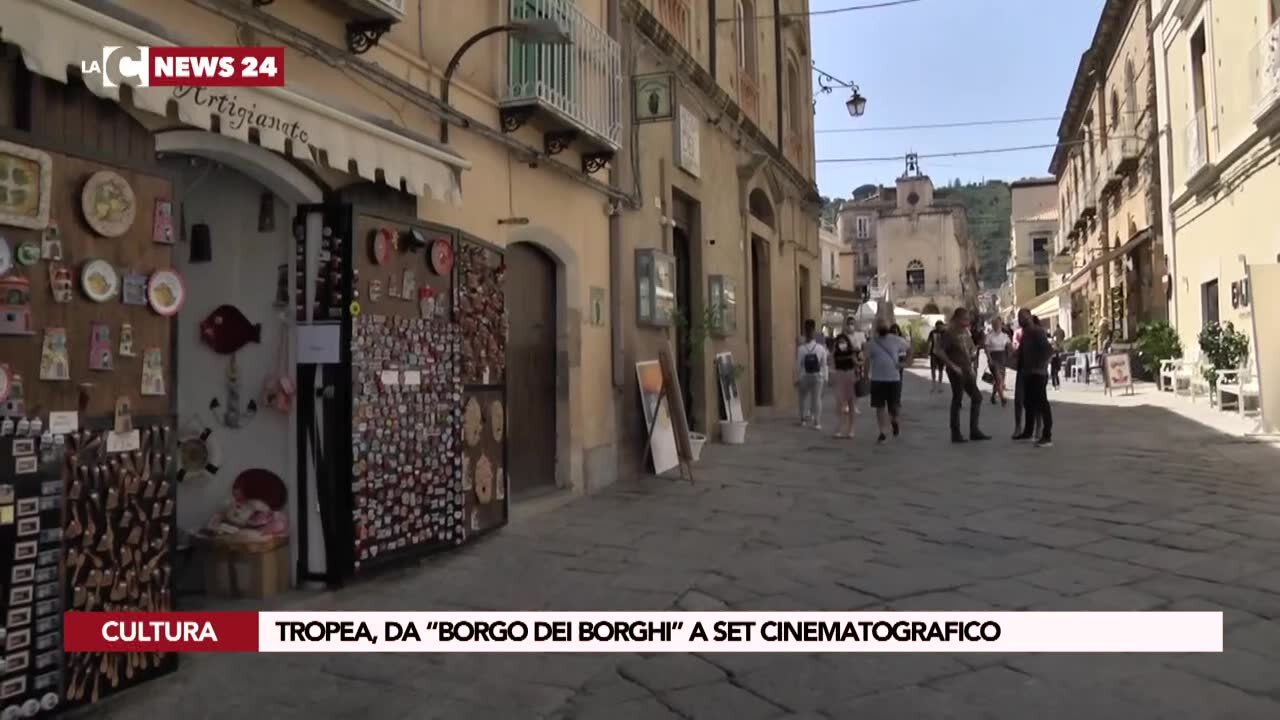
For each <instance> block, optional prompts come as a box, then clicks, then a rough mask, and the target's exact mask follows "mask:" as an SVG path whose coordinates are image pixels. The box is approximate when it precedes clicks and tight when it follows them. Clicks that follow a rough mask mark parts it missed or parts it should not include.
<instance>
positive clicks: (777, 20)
mask: <svg viewBox="0 0 1280 720" xmlns="http://www.w3.org/2000/svg"><path fill="white" fill-rule="evenodd" d="M781 18H782V0H773V87H774V90H776V91H777V92H776V95H777V96H778V101H777V103H776V104H775V107H776V108H777V110H778V150H780V151H782V152H783V153H785V152H786V150H787V144H786V141H785V140H784V139H783V137H782V135H783V132H784V131H783V129H782V19H781ZM792 110H795V108H792ZM779 241H781V240H779Z"/></svg>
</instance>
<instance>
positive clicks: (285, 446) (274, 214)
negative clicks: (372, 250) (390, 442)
mask: <svg viewBox="0 0 1280 720" xmlns="http://www.w3.org/2000/svg"><path fill="white" fill-rule="evenodd" d="M155 149H156V154H157V158H158V159H159V161H160V163H161V164H162V165H163V166H164V167H166V168H168V169H169V170H170V171H171V172H172V173H173V176H174V177H175V181H176V184H177V187H178V188H179V195H180V197H181V198H182V206H181V212H178V211H177V208H175V212H174V217H173V221H174V227H175V234H182V233H185V234H186V236H187V237H192V236H193V235H194V231H193V228H194V227H196V226H203V228H202V229H201V231H200V232H201V234H202V235H204V236H206V237H208V238H209V239H210V243H209V245H210V247H209V253H208V254H207V255H205V254H203V253H201V254H200V255H199V256H198V257H197V256H196V255H195V254H193V253H191V246H190V245H187V244H179V245H178V246H177V252H176V254H175V266H176V267H177V269H178V270H179V271H180V272H181V273H182V274H183V277H184V279H185V281H186V293H187V297H186V303H185V306H184V312H182V313H180V314H179V315H178V318H177V324H178V333H177V335H178V340H177V343H178V345H177V348H176V353H175V363H176V369H177V372H176V373H175V377H176V383H175V387H174V388H173V390H172V394H173V397H174V401H175V403H176V407H177V412H178V416H179V419H180V420H179V422H180V423H182V425H183V429H184V430H186V429H190V428H188V427H187V426H189V425H191V424H192V423H198V424H199V425H203V426H206V427H208V428H209V429H211V430H212V431H213V434H214V438H215V440H216V442H217V443H218V445H219V446H220V449H221V451H222V455H223V458H224V462H223V463H221V466H220V468H219V471H218V474H217V475H216V476H215V477H213V478H208V479H203V480H202V479H196V480H193V481H189V482H185V483H183V484H182V485H181V486H179V489H178V503H177V508H178V521H179V524H180V525H183V526H191V527H195V526H199V525H200V524H202V523H204V522H207V521H208V518H209V517H210V516H211V515H212V513H213V511H214V510H217V509H218V508H220V507H221V506H222V505H223V504H224V503H225V502H226V496H227V490H226V489H227V487H229V485H230V483H231V481H232V480H234V479H235V477H236V476H237V475H238V474H239V473H240V472H242V471H244V470H248V469H251V468H255V469H264V470H269V471H271V472H273V473H275V474H277V475H279V476H280V477H281V479H282V480H284V483H285V487H286V488H287V490H288V494H289V502H288V503H287V504H286V506H285V507H286V512H287V514H288V516H289V527H290V528H291V532H292V533H293V534H292V536H291V541H290V543H289V547H290V553H291V555H293V556H294V557H293V558H291V559H293V560H296V556H297V553H298V552H300V549H301V548H302V547H306V548H307V562H306V565H307V566H308V567H310V568H312V569H323V568H324V557H325V556H324V551H325V544H324V536H323V534H322V526H321V522H320V516H319V514H318V513H317V512H316V511H315V504H314V503H310V504H309V507H308V510H307V517H306V519H305V520H303V518H302V517H301V516H300V513H301V512H303V509H302V508H301V507H300V506H299V503H298V502H296V501H295V498H299V497H300V491H299V478H300V477H307V478H314V472H313V471H308V472H300V471H299V470H300V467H302V466H300V465H299V458H298V456H297V452H296V451H297V448H298V427H297V409H296V405H295V406H294V407H293V408H291V409H290V411H289V412H288V413H279V412H275V411H272V410H270V409H268V408H258V410H257V412H256V413H254V412H250V410H249V405H248V403H249V401H251V400H253V401H255V402H258V403H260V402H261V399H260V397H259V389H260V387H261V383H262V382H263V380H264V378H267V377H269V376H272V375H274V374H276V373H278V372H280V371H282V370H286V369H287V371H288V373H289V376H290V379H291V380H292V381H293V382H294V387H298V377H297V375H296V373H295V366H294V363H293V357H292V352H291V348H292V347H293V339H292V329H291V327H290V325H289V324H288V323H286V322H284V321H283V320H282V319H281V318H280V315H281V313H282V309H281V308H280V307H279V305H278V301H279V300H280V296H281V295H283V297H285V298H292V297H294V295H295V292H296V282H297V281H296V279H295V278H296V270H297V268H296V267H295V266H294V265H295V261H293V260H291V258H292V257H293V255H294V252H293V248H294V245H293V242H294V241H293V236H292V224H293V219H294V216H295V209H296V208H297V206H299V205H304V204H309V203H320V202H323V201H324V198H325V188H323V187H322V186H321V185H320V184H319V183H317V182H316V181H315V180H314V179H312V177H311V176H310V175H308V173H307V172H306V171H304V170H303V169H301V168H299V167H298V166H297V165H295V164H294V163H293V162H292V161H290V160H288V159H287V158H284V157H282V156H280V155H277V154H276V153H273V152H271V151H269V150H266V149H263V148H261V147H258V146H256V145H252V144H249V143H245V142H240V141H238V140H235V139H233V138H229V137H226V136H223V135H219V134H217V133H211V132H206V131H203V130H173V131H169V132H163V133H159V134H157V135H156V136H155ZM180 226H181V227H180ZM281 281H283V282H284V284H285V285H284V287H283V288H281V287H280V286H279V283H280V282H281ZM222 304H231V305H234V306H235V307H236V308H237V309H238V310H240V311H241V312H242V313H244V314H245V316H246V317H247V318H249V320H250V322H251V323H253V324H260V325H261V330H260V339H259V341H258V342H256V343H253V344H251V345H249V346H247V347H246V349H245V350H244V351H242V352H240V353H237V355H236V367H237V373H238V375H239V378H240V381H239V387H238V390H239V392H240V395H241V397H240V402H239V403H238V405H239V406H238V407H237V408H235V409H236V410H239V411H240V412H241V414H242V416H243V419H242V420H240V421H239V425H238V426H237V425H235V424H234V423H232V422H230V421H229V420H228V416H227V415H226V412H227V411H228V410H230V409H231V408H230V398H229V397H228V391H227V382H226V381H225V380H222V378H225V377H226V375H227V372H228V370H227V368H228V360H227V358H226V357H225V356H221V355H217V354H214V353H212V352H210V351H209V350H208V349H207V348H206V347H204V346H203V345H202V344H201V342H200V340H199V338H200V332H199V330H198V325H199V323H200V322H201V321H202V320H203V319H204V318H205V317H206V315H207V314H208V313H209V312H210V311H212V310H213V309H215V308H216V307H218V306H219V305H222ZM215 401H216V402H217V403H218V409H217V411H215V410H213V409H212V407H211V406H212V404H213V403H214V402H215ZM308 494H309V495H310V497H312V498H314V497H315V496H316V495H315V492H314V490H309V491H308ZM304 535H305V538H306V539H305V542H304V541H303V536H304ZM290 567H291V568H292V569H295V570H296V569H297V567H298V564H297V563H296V562H291V563H290ZM295 579H296V578H295Z"/></svg>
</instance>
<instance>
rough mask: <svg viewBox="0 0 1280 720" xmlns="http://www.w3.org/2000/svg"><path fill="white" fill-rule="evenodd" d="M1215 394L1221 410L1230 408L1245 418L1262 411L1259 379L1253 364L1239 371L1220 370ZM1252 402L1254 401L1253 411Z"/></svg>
mask: <svg viewBox="0 0 1280 720" xmlns="http://www.w3.org/2000/svg"><path fill="white" fill-rule="evenodd" d="M1215 392H1216V395H1217V400H1218V409H1219V410H1227V409H1228V408H1230V409H1232V410H1235V411H1236V412H1238V413H1240V415H1242V416H1243V415H1255V414H1257V413H1258V412H1260V411H1261V409H1262V408H1261V395H1260V392H1259V387H1258V378H1257V375H1256V374H1255V373H1254V371H1253V367H1252V363H1251V364H1250V365H1247V366H1245V367H1243V368H1240V369H1239V370H1219V371H1218V382H1217V389H1216V391H1215ZM1250 400H1252V401H1253V403H1252V409H1250V402H1249V401H1250Z"/></svg>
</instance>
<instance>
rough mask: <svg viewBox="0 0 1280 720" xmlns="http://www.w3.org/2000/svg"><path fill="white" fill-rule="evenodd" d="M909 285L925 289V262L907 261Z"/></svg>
mask: <svg viewBox="0 0 1280 720" xmlns="http://www.w3.org/2000/svg"><path fill="white" fill-rule="evenodd" d="M907 287H908V288H910V289H912V290H923V289H924V263H922V262H920V261H919V260H912V261H911V262H909V263H907Z"/></svg>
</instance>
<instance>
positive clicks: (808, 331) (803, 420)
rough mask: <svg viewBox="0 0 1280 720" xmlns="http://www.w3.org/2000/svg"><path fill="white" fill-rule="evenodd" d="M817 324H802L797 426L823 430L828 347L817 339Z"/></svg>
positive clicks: (797, 354) (797, 373)
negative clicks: (798, 418)
mask: <svg viewBox="0 0 1280 720" xmlns="http://www.w3.org/2000/svg"><path fill="white" fill-rule="evenodd" d="M817 327H818V324H817V323H816V322H814V321H813V320H805V321H804V336H805V342H804V343H803V344H801V345H800V347H799V348H798V349H797V350H796V390H797V391H798V393H799V395H800V426H801V427H812V428H813V429H814V430H821V429H822V389H823V387H824V386H825V385H826V384H827V358H828V357H829V355H828V354H827V345H826V343H825V342H823V341H822V340H820V339H819V338H818V337H817Z"/></svg>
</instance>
